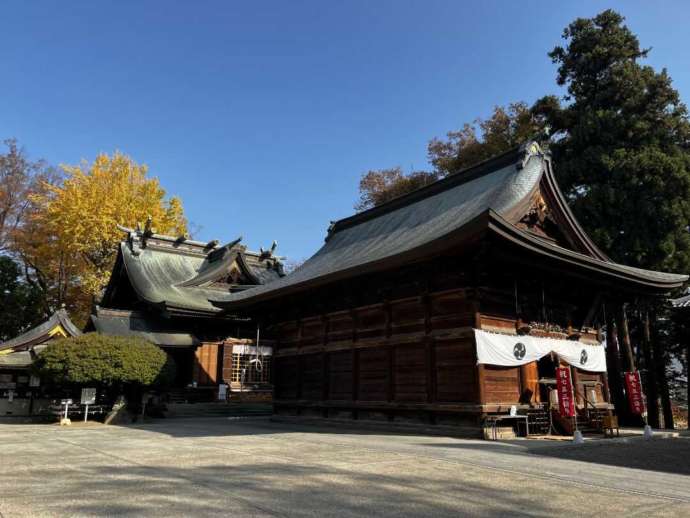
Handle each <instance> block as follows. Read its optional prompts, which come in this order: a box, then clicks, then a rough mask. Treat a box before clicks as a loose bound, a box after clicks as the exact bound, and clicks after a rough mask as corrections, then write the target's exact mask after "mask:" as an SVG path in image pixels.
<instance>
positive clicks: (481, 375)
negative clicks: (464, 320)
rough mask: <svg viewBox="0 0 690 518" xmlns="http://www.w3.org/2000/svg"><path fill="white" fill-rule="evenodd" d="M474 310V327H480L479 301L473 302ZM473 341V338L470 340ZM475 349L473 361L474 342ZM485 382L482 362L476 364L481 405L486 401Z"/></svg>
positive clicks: (478, 394) (475, 353)
mask: <svg viewBox="0 0 690 518" xmlns="http://www.w3.org/2000/svg"><path fill="white" fill-rule="evenodd" d="M474 309H475V312H474V327H475V329H481V328H482V317H481V313H479V302H475V308H474ZM472 342H473V343H474V339H473V340H472ZM474 346H475V350H474V356H475V358H474V359H475V362H476V360H477V349H476V344H474ZM485 383H486V370H485V369H484V364H477V396H478V399H479V404H480V405H483V404H484V403H486V389H485Z"/></svg>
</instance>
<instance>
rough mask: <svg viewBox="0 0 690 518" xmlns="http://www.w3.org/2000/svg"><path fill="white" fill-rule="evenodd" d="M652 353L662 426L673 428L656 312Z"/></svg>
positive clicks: (653, 323)
mask: <svg viewBox="0 0 690 518" xmlns="http://www.w3.org/2000/svg"><path fill="white" fill-rule="evenodd" d="M651 324H652V354H653V358H654V366H655V368H656V376H657V380H658V381H659V389H660V392H661V406H662V409H663V413H664V428H666V429H673V409H672V407H671V396H670V394H669V391H668V378H667V376H666V361H665V359H664V354H663V351H662V349H661V343H660V337H659V330H658V325H657V315H656V312H654V313H653V314H652V322H651Z"/></svg>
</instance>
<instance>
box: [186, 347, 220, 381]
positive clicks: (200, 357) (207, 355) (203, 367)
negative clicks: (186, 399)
mask: <svg viewBox="0 0 690 518" xmlns="http://www.w3.org/2000/svg"><path fill="white" fill-rule="evenodd" d="M219 348H220V349H219ZM219 351H222V345H221V344H218V343H203V344H201V345H200V346H199V347H197V348H196V351H194V371H193V380H194V381H196V382H197V384H198V385H216V384H217V383H219V382H220V379H219V376H218V374H219V372H218V371H219V368H218V367H219V361H218V358H219Z"/></svg>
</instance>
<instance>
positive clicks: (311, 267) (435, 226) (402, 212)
mask: <svg viewBox="0 0 690 518" xmlns="http://www.w3.org/2000/svg"><path fill="white" fill-rule="evenodd" d="M545 175H546V176H545ZM543 178H545V179H546V180H547V182H546V184H547V185H548V186H549V190H550V191H553V192H552V193H551V194H552V197H553V201H554V205H557V208H558V211H559V217H560V220H561V221H562V223H561V225H562V226H563V227H564V228H565V227H567V228H566V230H567V231H568V233H569V236H570V241H572V245H573V246H572V249H566V248H563V247H560V246H557V245H554V244H552V243H549V242H548V241H547V240H544V239H541V238H539V237H536V236H533V235H532V234H530V233H528V232H526V231H523V230H521V229H519V228H518V227H517V226H515V225H513V223H515V222H516V221H517V219H518V218H519V217H521V216H523V215H524V214H525V213H526V212H527V211H528V209H529V207H530V204H531V202H532V200H533V195H534V194H535V192H536V191H537V190H538V189H539V187H540V182H541V180H542V179H543ZM504 224H505V225H508V227H509V231H508V230H507V228H508V227H505V225H504ZM485 231H494V232H496V233H499V234H500V235H503V236H504V237H506V238H507V239H511V240H512V241H514V242H516V243H519V244H520V245H521V246H524V247H527V248H532V249H534V250H535V251H537V252H538V253H541V254H550V255H551V256H552V257H555V258H557V259H558V260H561V261H570V262H571V263H573V264H577V265H578V266H582V267H590V268H596V269H598V271H599V272H600V273H603V274H604V275H618V276H619V277H622V278H624V279H626V280H629V281H631V282H639V283H640V284H642V285H649V286H653V287H659V286H660V285H661V286H663V287H671V288H672V287H676V286H677V285H679V284H680V283H682V282H684V281H685V280H686V279H687V276H684V275H674V274H666V273H660V272H651V271H647V270H641V269H637V268H631V267H627V266H623V265H618V264H615V263H612V262H610V261H609V260H608V259H607V258H606V256H605V255H604V254H603V253H602V252H601V251H600V250H598V249H597V248H596V246H595V245H594V244H593V243H592V242H591V241H590V240H589V238H588V237H587V236H586V234H585V233H584V231H583V230H582V229H581V228H580V227H579V225H578V224H577V222H576V221H575V218H574V216H573V215H572V213H571V212H570V210H569V209H568V208H567V204H566V203H565V200H564V199H563V196H562V194H561V193H560V191H558V188H557V186H556V183H555V179H554V178H553V176H552V173H551V170H550V161H549V159H548V157H547V156H546V155H545V154H544V153H543V152H542V151H541V150H540V149H539V146H538V145H537V144H535V143H528V144H527V145H525V146H522V147H520V148H519V149H514V150H512V151H510V152H508V153H505V154H503V155H501V156H498V157H495V158H493V159H491V160H488V161H486V162H484V163H482V164H479V165H477V166H475V167H473V168H471V169H469V170H467V171H465V172H462V173H459V174H457V175H454V176H450V177H447V178H445V179H443V180H440V181H438V182H435V183H433V184H431V185H429V186H427V187H424V188H422V189H420V190H418V191H415V192H413V193H410V194H408V195H405V196H402V197H400V198H398V199H395V200H392V201H391V202H388V203H386V204H383V205H381V206H379V207H375V208H374V209H371V210H368V211H365V212H363V213H360V214H356V215H354V216H352V217H349V218H346V219H343V220H340V221H338V222H335V223H334V224H333V225H332V226H331V229H330V231H329V235H328V237H327V238H326V243H325V244H324V246H323V247H322V248H321V249H320V250H319V251H318V252H316V254H314V256H312V257H311V258H310V259H309V260H307V261H306V262H305V263H304V264H303V265H302V266H301V267H300V268H298V269H297V270H295V271H294V272H293V273H291V274H289V275H288V276H286V277H284V278H282V279H280V280H278V281H276V282H273V283H271V284H270V285H266V286H259V287H256V288H253V289H250V290H247V291H244V292H240V293H231V294H222V295H220V294H214V296H212V298H211V301H212V302H213V303H214V304H216V305H218V306H221V307H228V308H229V307H235V306H242V305H247V304H252V303H255V302H259V301H262V300H266V299H269V298H273V297H277V296H280V295H281V294H285V293H288V292H294V291H298V290H301V289H305V288H306V287H310V286H315V285H320V284H325V283H327V282H331V281H335V280H341V279H345V278H349V277H352V276H354V275H358V274H360V273H365V272H370V271H375V270H383V269H386V268H391V267H394V266H395V265H396V264H397V263H401V264H402V263H403V262H404V261H408V262H409V261H411V260H414V259H415V258H419V257H421V256H422V255H423V254H426V255H427V256H428V254H429V253H433V252H435V251H441V250H444V249H449V248H451V247H452V246H457V245H458V244H459V243H460V242H461V241H462V240H463V239H466V238H467V236H468V235H469V234H472V233H480V232H485Z"/></svg>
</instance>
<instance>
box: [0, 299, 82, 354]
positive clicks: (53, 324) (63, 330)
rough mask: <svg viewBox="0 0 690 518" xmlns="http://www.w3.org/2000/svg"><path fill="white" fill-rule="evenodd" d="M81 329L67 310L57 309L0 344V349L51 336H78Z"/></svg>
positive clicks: (27, 343)
mask: <svg viewBox="0 0 690 518" xmlns="http://www.w3.org/2000/svg"><path fill="white" fill-rule="evenodd" d="M80 334H81V331H80V330H79V328H78V327H77V326H75V325H74V323H73V322H72V321H71V320H70V318H69V316H68V315H67V311H65V310H64V309H59V310H58V311H56V312H55V313H53V314H52V315H51V316H50V318H49V319H48V320H46V321H45V322H43V323H42V324H40V325H38V326H36V327H33V328H31V329H29V330H28V331H26V332H25V333H23V334H21V335H19V336H17V337H15V338H12V339H11V340H7V341H6V342H3V343H2V344H0V351H6V350H19V349H23V348H28V347H31V346H33V345H36V344H40V343H43V342H46V341H48V340H51V339H53V338H63V337H68V336H79V335H80Z"/></svg>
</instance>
